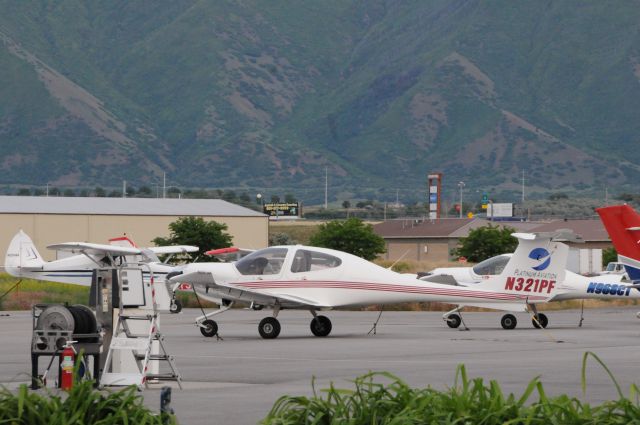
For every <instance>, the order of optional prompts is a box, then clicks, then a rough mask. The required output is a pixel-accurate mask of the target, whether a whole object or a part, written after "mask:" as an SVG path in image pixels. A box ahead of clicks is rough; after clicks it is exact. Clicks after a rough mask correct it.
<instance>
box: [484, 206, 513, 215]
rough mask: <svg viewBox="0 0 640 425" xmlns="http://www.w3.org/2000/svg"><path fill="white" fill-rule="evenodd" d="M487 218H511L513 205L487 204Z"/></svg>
mask: <svg viewBox="0 0 640 425" xmlns="http://www.w3.org/2000/svg"><path fill="white" fill-rule="evenodd" d="M487 217H513V204H507V203H504V204H491V203H490V204H489V206H488V207H487Z"/></svg>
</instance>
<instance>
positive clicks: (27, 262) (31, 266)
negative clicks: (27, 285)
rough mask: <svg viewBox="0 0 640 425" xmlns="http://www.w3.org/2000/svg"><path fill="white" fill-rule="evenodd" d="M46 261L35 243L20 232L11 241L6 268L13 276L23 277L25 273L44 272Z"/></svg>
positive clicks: (6, 256) (5, 261)
mask: <svg viewBox="0 0 640 425" xmlns="http://www.w3.org/2000/svg"><path fill="white" fill-rule="evenodd" d="M44 264H45V261H44V259H43V258H42V256H41V255H40V253H39V252H38V250H37V249H36V246H35V245H34V243H33V241H32V240H31V238H30V237H29V236H27V234H26V233H24V232H23V231H22V230H20V231H19V232H18V233H16V235H15V236H14V237H13V239H11V243H10V244H9V248H7V253H6V255H5V258H4V267H5V269H6V271H7V272H8V273H9V274H10V275H12V276H22V273H23V272H25V271H32V270H42V267H43V266H44Z"/></svg>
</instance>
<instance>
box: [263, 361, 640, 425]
mask: <svg viewBox="0 0 640 425" xmlns="http://www.w3.org/2000/svg"><path fill="white" fill-rule="evenodd" d="M589 356H591V357H593V358H594V359H595V360H596V361H597V362H598V363H599V364H600V365H601V366H602V367H603V368H604V369H605V371H606V372H607V373H608V374H609V376H610V377H611V379H612V381H613V384H614V386H615V388H616V390H617V393H618V399H616V400H612V401H607V402H604V403H602V404H600V405H595V406H592V405H590V404H588V403H583V402H582V401H580V400H579V399H578V398H575V397H569V396H568V395H564V394H563V395H559V396H556V397H548V396H547V394H546V392H545V390H544V387H543V384H542V382H541V381H540V379H539V378H538V377H536V378H533V379H532V380H531V381H530V382H529V384H528V385H527V386H526V388H525V389H524V391H523V392H522V394H521V395H519V396H516V395H514V394H513V393H511V394H505V393H504V392H503V391H502V389H501V388H500V386H499V384H498V382H496V381H495V380H490V381H488V382H485V380H484V379H483V378H473V379H471V378H469V377H468V375H467V371H466V368H465V367H464V365H461V366H459V367H458V370H457V372H456V378H455V384H454V386H453V387H451V388H449V389H448V390H445V391H438V390H435V389H433V388H429V387H427V388H423V389H415V388H410V387H409V386H408V385H407V384H406V383H404V382H403V381H402V380H401V379H399V378H398V377H396V376H394V375H392V374H390V373H387V372H376V373H369V374H367V375H364V376H361V377H359V378H356V379H355V381H354V387H355V388H354V389H338V388H336V387H334V385H333V384H331V385H330V387H329V388H328V389H325V390H322V391H321V394H318V393H317V392H316V389H315V387H314V388H313V396H311V397H296V396H283V397H281V398H280V399H278V401H276V403H275V405H274V406H273V408H272V410H271V411H270V412H269V414H268V415H267V416H266V418H265V419H263V420H262V422H261V423H262V424H263V425H288V424H291V425H293V424H296V425H297V424H323V425H329V424H353V425H355V424H389V425H391V424H461V425H462V424H483V425H494V424H495V425H499V424H531V425H538V424H539V425H543V424H565V425H570V424H605V425H606V424H629V423H638V421H640V404H639V400H638V387H637V386H636V385H635V384H634V385H632V386H631V390H630V395H629V397H625V396H624V395H623V394H622V391H621V390H620V386H619V385H618V383H617V382H616V380H615V378H614V377H613V376H612V375H611V372H610V371H609V370H608V368H607V367H606V365H604V363H603V362H602V361H601V360H600V359H599V358H598V357H597V356H596V355H595V354H593V353H591V352H587V353H585V354H584V357H583V362H582V389H583V392H584V391H586V385H587V382H586V368H587V359H588V358H589ZM312 385H313V384H312Z"/></svg>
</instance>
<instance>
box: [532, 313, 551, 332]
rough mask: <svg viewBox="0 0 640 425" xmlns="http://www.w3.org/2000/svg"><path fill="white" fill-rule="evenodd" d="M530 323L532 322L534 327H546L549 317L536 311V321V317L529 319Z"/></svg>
mask: <svg viewBox="0 0 640 425" xmlns="http://www.w3.org/2000/svg"><path fill="white" fill-rule="evenodd" d="M538 322H539V323H538ZM531 323H533V327H534V328H536V329H540V326H542V327H543V328H546V327H547V325H548V324H549V319H548V318H547V315H546V314H543V313H538V321H536V319H531Z"/></svg>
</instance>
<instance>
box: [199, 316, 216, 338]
mask: <svg viewBox="0 0 640 425" xmlns="http://www.w3.org/2000/svg"><path fill="white" fill-rule="evenodd" d="M200 333H202V335H204V336H206V337H213V336H216V334H217V333H218V324H217V323H216V322H215V321H214V320H211V319H207V320H205V321H204V322H202V323H201V326H200Z"/></svg>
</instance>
